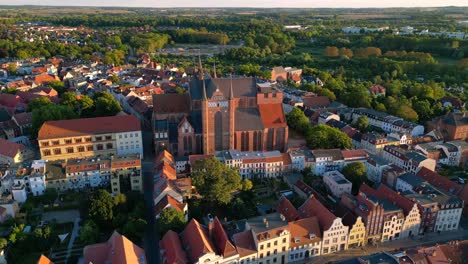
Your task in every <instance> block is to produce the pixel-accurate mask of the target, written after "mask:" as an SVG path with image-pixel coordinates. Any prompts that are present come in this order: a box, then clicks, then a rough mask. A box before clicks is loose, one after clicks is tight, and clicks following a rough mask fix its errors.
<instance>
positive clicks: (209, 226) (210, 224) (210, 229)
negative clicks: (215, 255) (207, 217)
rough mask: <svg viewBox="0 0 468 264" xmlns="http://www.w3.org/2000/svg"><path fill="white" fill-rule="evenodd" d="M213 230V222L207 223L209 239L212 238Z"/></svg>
mask: <svg viewBox="0 0 468 264" xmlns="http://www.w3.org/2000/svg"><path fill="white" fill-rule="evenodd" d="M213 229H214V223H213V221H209V222H208V235H209V236H210V238H212V237H213Z"/></svg>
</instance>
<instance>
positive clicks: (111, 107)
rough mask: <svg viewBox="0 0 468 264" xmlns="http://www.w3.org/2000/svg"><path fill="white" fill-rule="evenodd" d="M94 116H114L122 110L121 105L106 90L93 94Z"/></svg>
mask: <svg viewBox="0 0 468 264" xmlns="http://www.w3.org/2000/svg"><path fill="white" fill-rule="evenodd" d="M95 98H96V99H95V105H96V110H95V111H94V114H95V115H96V116H114V115H116V114H117V113H118V112H120V111H122V106H120V104H119V102H118V101H117V100H115V98H114V97H113V96H112V94H110V93H108V92H101V93H98V94H96V96H95Z"/></svg>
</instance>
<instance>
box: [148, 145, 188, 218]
mask: <svg viewBox="0 0 468 264" xmlns="http://www.w3.org/2000/svg"><path fill="white" fill-rule="evenodd" d="M175 164H176V162H175V160H174V157H173V156H172V154H170V153H169V152H168V151H166V150H164V151H162V152H161V153H159V155H158V156H157V157H156V159H155V163H154V174H153V177H154V191H153V207H154V212H155V217H156V219H158V218H159V217H160V215H161V213H162V211H163V210H164V209H166V208H173V209H175V210H177V211H179V212H181V213H183V214H184V216H185V220H186V221H187V220H188V203H187V202H186V200H187V198H189V197H190V196H191V194H192V180H191V178H177V175H176V169H175Z"/></svg>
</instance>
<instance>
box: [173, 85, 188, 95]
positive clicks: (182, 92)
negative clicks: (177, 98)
mask: <svg viewBox="0 0 468 264" xmlns="http://www.w3.org/2000/svg"><path fill="white" fill-rule="evenodd" d="M175 91H176V93H178V94H184V93H185V92H186V91H185V89H184V88H183V87H180V86H177V87H176V88H175Z"/></svg>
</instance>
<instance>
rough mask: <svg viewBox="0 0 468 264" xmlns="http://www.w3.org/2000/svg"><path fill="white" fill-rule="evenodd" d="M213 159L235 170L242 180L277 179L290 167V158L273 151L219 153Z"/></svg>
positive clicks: (227, 151) (234, 150) (230, 151)
mask: <svg viewBox="0 0 468 264" xmlns="http://www.w3.org/2000/svg"><path fill="white" fill-rule="evenodd" d="M215 157H216V158H217V159H219V160H220V161H222V162H223V163H224V164H226V165H227V166H228V167H229V168H236V169H237V170H238V171H239V174H240V175H241V176H242V178H252V177H255V176H257V177H267V178H271V177H279V176H281V175H282V174H283V173H284V172H288V171H289V170H290V167H291V161H290V157H289V155H287V154H283V153H281V152H279V151H277V150H275V151H239V150H236V149H232V150H226V151H219V152H217V153H215Z"/></svg>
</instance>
